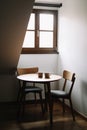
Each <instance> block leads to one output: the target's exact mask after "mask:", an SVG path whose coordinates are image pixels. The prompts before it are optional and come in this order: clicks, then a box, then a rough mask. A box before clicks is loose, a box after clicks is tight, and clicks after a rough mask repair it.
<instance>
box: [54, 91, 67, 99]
mask: <svg viewBox="0 0 87 130" xmlns="http://www.w3.org/2000/svg"><path fill="white" fill-rule="evenodd" d="M51 96H54V97H59V98H62V97H67V96H68V93H66V92H65V91H62V90H51Z"/></svg>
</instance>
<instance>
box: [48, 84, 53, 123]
mask: <svg viewBox="0 0 87 130" xmlns="http://www.w3.org/2000/svg"><path fill="white" fill-rule="evenodd" d="M50 87H51V86H50V82H48V83H47V89H48V105H49V116H50V125H52V123H53V117H52V115H53V114H52V112H53V111H52V108H53V107H52V100H51V94H50Z"/></svg>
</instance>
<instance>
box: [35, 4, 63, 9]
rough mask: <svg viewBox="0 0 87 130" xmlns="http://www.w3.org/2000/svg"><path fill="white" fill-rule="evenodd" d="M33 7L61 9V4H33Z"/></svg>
mask: <svg viewBox="0 0 87 130" xmlns="http://www.w3.org/2000/svg"><path fill="white" fill-rule="evenodd" d="M34 6H47V7H58V8H60V7H62V3H58V4H48V3H34Z"/></svg>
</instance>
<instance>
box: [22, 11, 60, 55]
mask: <svg viewBox="0 0 87 130" xmlns="http://www.w3.org/2000/svg"><path fill="white" fill-rule="evenodd" d="M57 12H58V11H55V10H54V11H53V10H41V9H34V10H33V11H32V13H31V16H30V20H29V23H28V26H27V31H26V34H25V38H24V43H23V46H22V53H23V54H35V53H37V54H39V53H40V54H41V53H44V54H45V53H57Z"/></svg>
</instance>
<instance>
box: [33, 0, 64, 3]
mask: <svg viewBox="0 0 87 130" xmlns="http://www.w3.org/2000/svg"><path fill="white" fill-rule="evenodd" d="M35 2H38V3H49V4H50V3H52V4H58V3H61V2H62V0H35Z"/></svg>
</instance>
